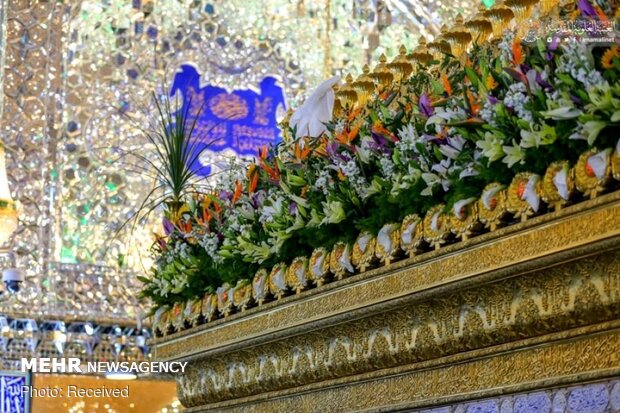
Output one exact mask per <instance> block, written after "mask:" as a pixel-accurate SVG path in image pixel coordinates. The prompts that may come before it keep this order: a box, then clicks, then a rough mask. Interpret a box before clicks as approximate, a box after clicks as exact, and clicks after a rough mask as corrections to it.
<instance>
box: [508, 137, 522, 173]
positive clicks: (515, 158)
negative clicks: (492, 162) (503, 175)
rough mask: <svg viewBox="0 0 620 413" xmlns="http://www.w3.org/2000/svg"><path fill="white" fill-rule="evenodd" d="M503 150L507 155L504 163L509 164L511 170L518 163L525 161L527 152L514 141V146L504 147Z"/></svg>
mask: <svg viewBox="0 0 620 413" xmlns="http://www.w3.org/2000/svg"><path fill="white" fill-rule="evenodd" d="M502 149H503V150H504V152H505V153H506V156H505V157H504V159H502V162H504V163H505V164H507V165H508V167H509V168H511V167H512V165H514V164H516V163H519V162H523V160H524V159H525V151H524V150H523V148H521V147H520V146H519V145H518V144H517V143H516V142H515V141H514V140H513V141H512V146H502Z"/></svg>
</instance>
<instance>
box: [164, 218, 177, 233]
mask: <svg viewBox="0 0 620 413" xmlns="http://www.w3.org/2000/svg"><path fill="white" fill-rule="evenodd" d="M162 225H163V226H164V234H166V235H170V234H171V233H172V231H174V225H172V222H170V220H169V219H168V218H164V219H163V220H162Z"/></svg>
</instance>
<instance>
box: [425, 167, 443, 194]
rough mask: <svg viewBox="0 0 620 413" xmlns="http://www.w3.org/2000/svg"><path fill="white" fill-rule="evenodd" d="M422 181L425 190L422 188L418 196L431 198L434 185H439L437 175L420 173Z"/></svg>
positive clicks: (439, 179) (439, 181) (439, 180)
mask: <svg viewBox="0 0 620 413" xmlns="http://www.w3.org/2000/svg"><path fill="white" fill-rule="evenodd" d="M422 179H423V180H424V182H425V183H426V188H424V189H423V190H422V191H421V192H420V194H421V195H422V196H431V195H433V188H434V187H435V185H438V184H440V183H441V178H440V177H439V176H438V175H435V174H433V173H430V172H424V173H422Z"/></svg>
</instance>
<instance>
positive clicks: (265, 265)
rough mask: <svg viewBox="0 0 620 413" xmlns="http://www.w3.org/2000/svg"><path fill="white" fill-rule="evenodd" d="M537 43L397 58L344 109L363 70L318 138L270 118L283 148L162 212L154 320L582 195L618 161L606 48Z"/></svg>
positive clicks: (149, 288) (604, 12)
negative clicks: (173, 310)
mask: <svg viewBox="0 0 620 413" xmlns="http://www.w3.org/2000/svg"><path fill="white" fill-rule="evenodd" d="M579 6H580V8H581V9H582V10H585V11H584V12H587V13H590V12H591V10H594V11H595V14H596V15H597V16H599V18H611V17H605V16H614V15H617V13H618V10H617V9H615V8H614V7H615V6H612V3H605V2H601V1H598V2H597V3H588V1H587V0H580V2H579ZM590 9H591V10H590ZM545 40H547V39H542V40H538V41H536V42H534V43H531V44H525V43H523V42H522V41H521V40H520V39H519V38H518V36H516V35H515V33H514V32H513V31H510V30H508V31H506V32H505V34H504V35H503V36H502V37H501V38H500V39H497V40H496V41H495V42H494V43H485V44H475V43H472V44H471V45H470V47H469V51H467V52H464V53H463V54H461V55H460V57H456V56H454V55H452V54H450V53H434V54H433V53H431V52H430V51H429V50H427V49H425V48H424V46H423V47H422V50H418V52H417V53H413V54H412V55H410V59H409V60H408V62H409V69H411V70H409V69H406V68H404V67H405V66H406V64H405V63H404V62H403V60H402V58H401V59H400V60H399V62H400V63H399V64H400V66H399V65H392V66H391V67H392V68H393V69H394V76H395V77H394V79H399V80H398V81H395V80H393V79H392V78H390V79H392V80H391V81H389V82H382V80H381V79H382V77H381V76H376V81H377V83H379V85H378V86H376V87H375V88H374V90H373V91H372V96H371V98H369V99H361V98H360V99H358V101H357V103H356V101H355V96H356V95H357V96H358V97H361V95H362V94H363V93H365V92H364V90H365V89H364V88H366V89H367V88H368V79H369V78H370V77H369V74H368V72H367V71H366V73H365V74H364V75H363V79H361V80H360V82H358V83H356V82H355V81H353V82H351V81H350V82H349V83H347V84H346V85H345V86H343V87H342V88H341V89H340V90H339V91H337V92H336V96H337V97H338V98H339V99H338V100H337V101H336V104H335V106H334V112H335V116H334V117H333V119H332V120H331V121H328V122H325V123H324V124H323V125H324V127H322V128H319V129H321V131H320V136H318V137H312V138H310V137H307V136H303V135H304V134H303V133H302V134H300V135H302V136H301V137H299V138H295V136H297V135H298V131H297V130H295V128H292V127H291V126H290V125H288V123H287V122H285V123H284V124H283V125H282V127H283V132H284V135H285V136H286V137H288V138H287V139H285V142H283V143H282V144H280V145H278V146H277V147H275V148H263V149H261V150H260V152H259V153H258V154H257V155H258V156H257V158H256V160H252V161H243V162H239V163H235V164H232V165H231V167H230V170H229V172H228V173H227V174H223V175H222V176H221V177H220V179H219V181H218V183H217V185H216V186H215V188H214V189H213V190H212V191H209V192H208V193H202V194H194V195H192V196H190V197H187V198H186V199H185V200H184V203H183V206H182V207H181V208H180V209H178V210H176V211H171V210H168V211H167V212H166V217H165V219H164V228H165V236H163V237H160V238H159V239H158V241H157V243H156V244H155V247H154V253H155V255H156V265H155V266H154V268H153V269H152V274H151V275H150V276H149V277H145V278H143V279H142V280H143V281H144V283H145V285H144V290H143V293H142V294H143V296H144V297H148V298H150V299H151V300H152V301H153V303H154V311H155V310H156V309H158V308H159V310H158V311H159V313H158V314H159V315H161V313H162V312H163V311H164V309H165V308H169V307H173V306H177V307H179V306H180V305H182V304H183V303H188V306H189V305H195V301H196V300H202V299H203V297H205V295H207V297H209V298H207V299H206V300H207V301H204V302H208V303H209V307H210V308H211V307H213V306H212V303H213V299H212V298H211V296H210V295H209V294H217V295H218V297H219V298H220V300H221V301H222V302H223V303H224V304H225V303H227V302H229V301H230V300H232V298H230V299H229V296H230V295H231V294H233V293H234V292H235V291H237V290H235V288H234V287H235V286H237V285H239V286H240V287H242V288H243V291H242V292H238V294H239V296H240V297H243V299H244V301H243V308H245V307H246V306H247V304H248V302H247V300H246V299H249V298H248V297H249V296H248V294H250V292H251V291H253V294H254V296H255V298H256V301H258V302H262V301H264V300H265V298H266V297H267V295H268V294H269V289H274V293H273V296H277V297H280V296H281V295H283V294H284V293H285V292H286V289H287V283H286V280H287V279H291V280H293V281H292V282H293V284H294V285H293V284H291V285H290V288H291V289H294V290H297V291H300V290H301V289H303V288H305V286H306V285H309V284H311V283H312V282H314V283H315V284H319V285H320V283H322V282H323V280H324V278H325V276H326V274H328V273H329V272H331V273H332V274H337V275H338V277H341V276H346V275H348V274H351V273H354V272H355V271H356V268H357V269H361V270H362V271H363V270H364V269H365V268H366V267H369V266H371V265H373V264H376V263H377V262H384V263H389V262H390V261H391V260H393V259H394V258H395V257H396V255H397V253H396V252H397V249H398V248H400V247H399V245H401V246H402V249H403V250H404V251H405V252H407V253H408V254H409V255H413V254H416V253H417V252H419V251H420V250H423V249H424V246H423V244H425V245H427V246H429V245H430V246H431V247H432V246H434V247H436V248H438V247H440V246H441V245H442V244H443V243H445V242H446V241H448V240H449V239H450V237H454V236H457V237H459V238H462V239H465V238H467V237H468V236H470V235H471V234H474V233H477V232H480V231H482V230H483V229H484V228H485V227H486V228H490V229H494V228H495V227H496V226H498V225H501V224H502V222H504V220H505V218H506V217H507V216H510V217H514V218H521V219H526V218H527V217H528V216H530V215H532V214H535V213H538V212H542V210H543V209H544V208H545V207H546V205H549V206H550V207H555V208H559V207H561V206H563V205H565V204H566V203H568V202H570V201H571V200H574V199H575V194H576V190H579V191H580V192H582V193H585V194H586V195H589V196H594V195H596V194H597V193H598V192H600V190H602V189H603V188H604V187H605V185H606V179H608V178H609V177H611V176H612V174H613V173H615V172H614V171H615V169H613V168H612V166H611V165H612V164H613V163H614V162H617V161H616V160H614V159H615V157H618V156H620V140H619V137H620V83H619V81H618V79H619V75H620V53H619V49H618V48H619V46H618V45H617V44H616V45H612V46H604V47H592V46H591V45H588V44H587V43H586V42H583V41H580V40H578V39H577V40H574V39H573V40H568V41H565V39H561V38H552V39H551V41H545ZM459 50H460V48H459ZM416 56H418V58H416ZM419 56H433V57H432V60H429V59H426V58H424V59H422V58H419ZM384 69H385V67H384V68H383V69H382V70H384ZM385 70H386V69H385ZM375 72H379V70H376V71H375ZM381 74H382V73H379V75H381ZM382 75H383V78H385V77H386V75H385V73H383V74H382ZM356 87H357V90H358V92H355V90H356ZM352 91H353V92H352ZM315 126H316V125H315ZM315 129H316V128H315ZM596 148H601V149H596ZM612 158H613V159H612ZM619 166H620V165H619ZM618 173H620V169H619V171H618ZM173 212H174V213H173ZM401 223H402V226H401ZM373 253H375V254H377V255H376V257H373ZM330 254H332V255H331V257H330ZM352 254H353V255H355V256H354V257H352ZM356 254H359V255H356ZM305 257H310V259H309V260H307V259H306V258H305ZM291 264H293V266H292V267H291V268H292V270H291V271H289V272H288V273H287V271H286V266H287V265H291ZM256 274H258V275H257V277H256V278H255V275H256ZM287 274H288V275H287ZM249 280H252V283H251V284H250V283H249V282H248V281H249ZM218 289H219V290H218ZM239 291H241V290H239ZM203 307H204V305H203ZM226 308H227V311H230V307H229V306H228V305H226ZM177 312H178V311H177ZM209 314H211V316H212V315H213V311H211V312H210V313H209ZM206 318H207V317H206ZM211 318H212V317H208V319H211Z"/></svg>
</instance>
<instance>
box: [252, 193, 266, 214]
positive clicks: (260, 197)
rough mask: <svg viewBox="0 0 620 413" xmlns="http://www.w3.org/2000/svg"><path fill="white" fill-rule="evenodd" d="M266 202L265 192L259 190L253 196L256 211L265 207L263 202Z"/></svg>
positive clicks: (253, 205)
mask: <svg viewBox="0 0 620 413" xmlns="http://www.w3.org/2000/svg"><path fill="white" fill-rule="evenodd" d="M264 200H265V191H264V190H262V189H261V190H259V191H256V192H255V193H254V194H252V207H253V208H254V209H258V208H260V207H261V205H263V201H264Z"/></svg>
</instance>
